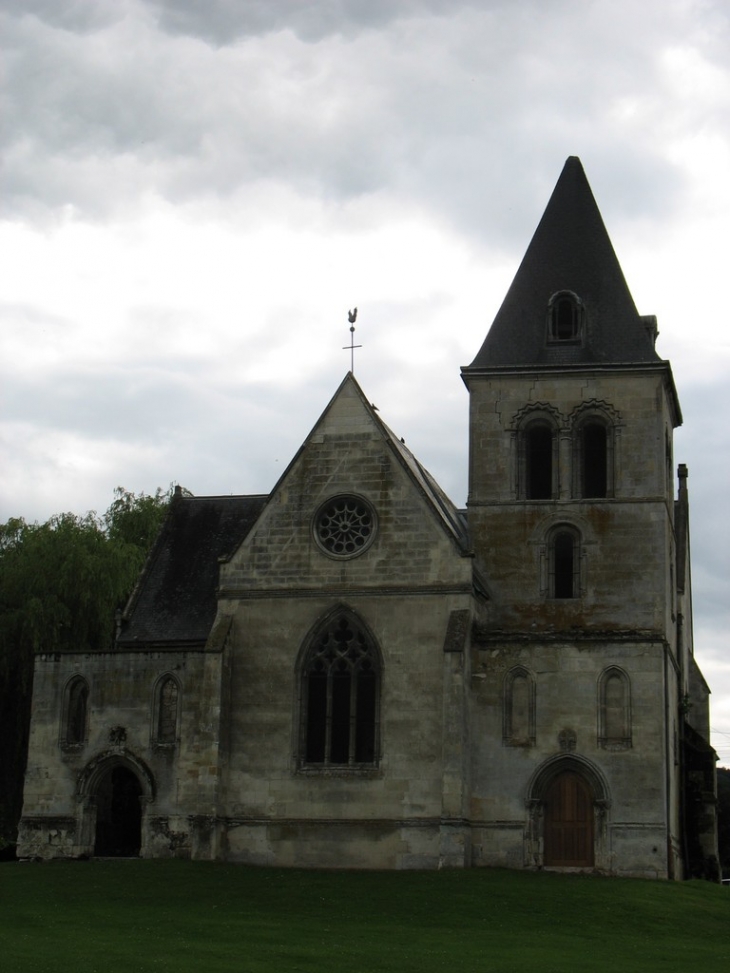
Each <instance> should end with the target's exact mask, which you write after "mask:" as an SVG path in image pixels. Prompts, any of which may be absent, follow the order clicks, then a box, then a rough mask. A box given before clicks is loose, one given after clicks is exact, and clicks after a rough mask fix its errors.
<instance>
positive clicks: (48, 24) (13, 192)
mask: <svg viewBox="0 0 730 973" xmlns="http://www.w3.org/2000/svg"><path fill="white" fill-rule="evenodd" d="M100 6H101V7H102V8H103V11H102V12H100V11H99V7H100ZM67 8H68V9H67ZM111 8H112V10H111V12H109V11H108V6H107V5H99V4H96V3H83V2H80V3H76V4H71V5H64V4H58V3H55V2H40V0H36V2H30V3H27V4H20V5H13V4H8V3H6V4H5V5H4V10H5V13H4V20H5V24H4V28H5V29H4V34H5V38H6V40H5V46H6V51H7V55H6V65H7V67H6V70H7V75H8V81H7V89H6V90H7V92H9V93H8V94H6V99H5V100H6V105H5V113H4V114H5V125H4V132H5V135H4V140H5V145H4V156H5V181H4V206H5V210H6V212H7V213H8V214H9V215H10V216H14V217H16V218H23V217H29V218H31V219H38V220H43V218H44V217H45V218H46V219H52V218H53V217H54V214H58V213H59V212H63V211H64V210H65V209H67V210H70V211H71V212H73V213H75V214H77V215H79V216H81V217H82V218H84V219H92V220H93V219H97V220H102V219H105V218H107V217H108V216H109V215H111V214H114V215H116V216H121V217H123V216H124V214H125V212H126V213H128V212H129V211H130V210H134V209H136V208H137V207H138V206H140V205H143V203H144V200H145V198H146V197H147V194H149V193H154V194H157V195H159V196H160V197H162V198H164V199H166V200H168V201H170V202H172V203H186V202H189V201H194V200H204V199H206V198H226V197H228V196H231V195H234V194H236V193H238V192H244V193H246V192H250V193H255V190H256V186H257V184H260V183H261V182H266V181H279V182H282V183H286V184H287V185H290V186H292V187H294V188H295V189H296V190H297V191H298V192H300V193H302V194H307V195H310V194H314V195H316V196H319V197H321V198H323V199H326V200H331V201H333V202H335V203H337V202H338V201H344V200H347V199H352V198H357V197H362V196H368V195H370V194H376V193H382V192H385V193H389V192H391V193H397V194H398V195H399V197H400V198H402V199H404V200H408V199H410V200H411V201H412V202H413V204H414V205H419V206H422V207H426V208H429V209H431V210H432V211H435V212H436V213H438V214H440V216H441V218H443V219H445V220H447V221H448V222H449V223H451V224H452V225H454V226H455V227H458V228H460V229H463V230H465V231H467V232H468V233H470V234H471V235H473V236H476V237H481V238H483V239H488V240H489V239H491V240H492V241H496V240H500V241H501V244H502V245H504V243H505V241H506V239H507V238H508V237H509V236H510V235H511V233H512V231H513V228H515V230H516V232H517V236H516V237H515V240H514V243H515V244H517V243H518V242H519V240H521V239H522V238H524V235H525V233H526V232H529V228H530V221H531V220H532V219H534V215H533V214H534V213H535V212H536V211H537V210H538V209H539V206H540V205H541V204H542V202H543V201H544V199H545V195H546V192H547V191H548V189H549V181H546V182H544V183H539V184H538V183H535V181H534V178H533V175H532V164H531V160H532V158H533V157H534V155H535V153H536V152H539V153H540V154H541V155H542V156H543V157H545V158H552V159H554V164H553V167H552V169H548V171H549V172H550V173H551V175H550V177H549V178H552V171H553V169H555V168H557V166H558V165H559V164H560V163H561V162H562V160H563V159H564V157H565V155H567V154H569V153H575V152H578V151H580V153H581V154H585V155H587V156H588V158H590V156H591V154H595V156H596V157H597V159H598V166H599V169H598V173H597V174H598V175H599V176H601V175H603V172H602V171H601V170H605V172H606V173H607V174H609V175H610V177H611V178H612V179H614V180H615V181H616V182H617V183H620V184H621V185H627V186H630V187H631V191H630V195H629V196H628V197H627V196H626V195H625V194H624V195H623V202H622V206H623V207H624V208H625V212H626V215H627V216H629V215H632V216H634V217H635V216H636V215H637V214H642V213H643V214H651V215H652V217H653V218H656V219H661V218H662V214H663V213H667V212H669V211H671V210H672V209H673V208H674V207H676V206H679V205H681V204H682V200H683V191H684V185H683V182H682V177H681V176H680V174H679V172H678V170H677V168H676V166H673V165H672V163H671V162H670V161H669V160H668V159H667V158H666V156H665V155H663V154H662V153H661V152H660V151H659V149H658V148H656V149H655V148H653V147H652V145H651V143H650V142H649V144H646V143H637V142H636V139H635V133H634V132H633V131H632V130H631V129H630V128H629V129H626V128H625V127H622V126H620V125H617V124H616V122H615V120H612V110H613V106H614V105H615V103H616V102H617V101H618V100H620V99H622V98H626V99H631V98H637V99H640V98H641V97H642V92H643V89H644V87H647V88H648V87H649V85H650V83H655V82H656V77H655V75H656V71H657V57H658V55H659V54H660V53H661V50H662V24H661V22H660V21H657V22H652V24H651V25H650V26H651V28H652V30H655V31H656V36H655V46H654V48H653V49H650V50H648V51H647V50H646V48H645V45H644V43H643V37H641V35H639V36H637V38H636V40H635V41H632V40H631V38H628V39H625V40H624V48H626V47H628V51H626V50H624V53H623V55H622V57H621V58H615V59H612V58H610V57H600V69H598V68H597V67H596V58H597V57H598V56H599V53H600V50H599V49H600V46H601V45H602V44H605V43H606V40H607V38H606V37H605V35H604V33H603V32H604V31H605V30H615V28H613V27H612V26H611V21H610V18H606V19H600V18H596V19H594V20H592V19H591V15H590V12H588V13H585V14H581V17H582V21H581V26H582V29H583V30H584V31H586V32H587V37H588V43H586V42H585V41H584V42H583V43H581V44H576V42H575V37H574V34H573V32H572V30H571V24H572V23H573V22H574V20H575V18H576V12H575V10H576V8H575V5H573V4H570V3H558V4H549V5H544V4H537V3H526V4H516V5H514V6H510V5H509V4H504V3H478V2H475V3H463V4H460V3H457V4H454V3H446V2H443V3H442V2H436V0H433V2H430V3H429V2H423V3H415V2H402V3H387V2H382V3H372V4H370V3H367V4H363V3H360V2H356V0H353V2H350V3H348V2H340V3H322V4H319V3H318V4H302V3H299V2H294V0H291V2H262V3H245V4H241V3H237V2H218V3H210V4H209V3H206V4H199V3H193V2H190V3H179V2H175V3H153V2H150V3H147V4H142V3H140V2H137V3H135V2H133V0H129V2H127V3H123V4H120V5H119V6H118V7H117V5H116V4H114V5H111ZM104 11H106V12H104ZM122 11H124V12H127V13H128V14H129V13H130V12H135V13H136V15H137V16H136V18H132V17H131V16H127V17H124V16H122V15H121V12H122ZM447 14H448V17H447V16H446V15H447ZM667 19H668V20H671V19H672V18H671V16H668V17H667ZM386 25H387V26H389V30H388V31H384V30H382V29H379V28H382V27H383V26H386ZM285 28H286V29H285ZM165 34H167V39H166V38H165ZM214 41H215V43H217V44H224V43H225V44H226V45H227V46H226V47H225V49H223V50H218V49H217V48H211V47H210V44H211V43H213V42H214ZM29 53H30V56H29ZM626 58H629V59H630V64H631V68H632V70H631V71H630V72H629V71H628V70H627V65H626V63H625V59H626ZM566 66H567V70H566ZM577 79H579V82H578V81H577ZM610 136H613V137H610ZM594 171H595V170H594ZM495 185H499V186H500V187H501V190H500V194H499V196H497V195H496V194H495V193H494V188H493V187H494V186H495ZM618 195H619V196H620V194H618ZM44 211H45V212H44Z"/></svg>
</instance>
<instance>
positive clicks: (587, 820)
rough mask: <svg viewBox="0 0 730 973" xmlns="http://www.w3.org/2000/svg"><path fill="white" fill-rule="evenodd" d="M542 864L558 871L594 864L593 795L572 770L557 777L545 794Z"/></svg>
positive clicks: (581, 778) (582, 779) (584, 781)
mask: <svg viewBox="0 0 730 973" xmlns="http://www.w3.org/2000/svg"><path fill="white" fill-rule="evenodd" d="M544 801H545V810H544V815H545V818H544V831H543V840H544V846H543V848H544V850H543V862H544V864H545V865H547V866H550V865H552V866H554V867H559V868H571V867H573V868H592V867H593V864H594V827H595V822H594V812H593V805H594V801H595V798H594V795H593V792H592V791H591V788H590V787H589V785H588V783H587V782H586V780H585V778H584V777H583V776H582V775H580V774H578V773H576V772H575V771H572V770H567V771H563V773H561V774H558V775H557V776H556V777H555V778H554V779H553V780H552V781H551V782H550V783H549V785H548V787H547V789H546V791H545V798H544Z"/></svg>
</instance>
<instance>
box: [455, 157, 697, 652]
mask: <svg viewBox="0 0 730 973" xmlns="http://www.w3.org/2000/svg"><path fill="white" fill-rule="evenodd" d="M656 334H657V329H656V319H655V318H654V317H642V316H640V315H639V313H638V311H637V310H636V307H635V305H634V302H633V299H632V297H631V294H630V293H629V289H628V287H627V285H626V281H625V280H624V276H623V273H622V271H621V268H620V266H619V263H618V260H617V258H616V255H615V253H614V250H613V247H612V245H611V242H610V240H609V237H608V234H607V232H606V229H605V227H604V225H603V220H602V219H601V215H600V213H599V211H598V207H597V205H596V202H595V200H594V198H593V194H592V192H591V189H590V187H589V185H588V181H587V180H586V177H585V173H584V171H583V167H582V166H581V163H580V160H579V159H577V158H575V157H571V158H569V159H568V161H567V162H566V164H565V167H564V169H563V172H562V174H561V176H560V179H559V180H558V183H557V185H556V187H555V190H554V192H553V194H552V197H551V199H550V201H549V203H548V206H547V209H546V210H545V214H544V216H543V218H542V220H541V221H540V224H539V226H538V228H537V231H536V232H535V235H534V237H533V239H532V242H531V243H530V246H529V247H528V249H527V252H526V254H525V257H524V259H523V261H522V264H521V265H520V267H519V269H518V271H517V274H516V276H515V279H514V281H513V283H512V286H511V287H510V289H509V291H508V293H507V296H506V297H505V299H504V302H503V304H502V306H501V308H500V309H499V311H498V313H497V316H496V318H495V320H494V323H493V325H492V327H491V329H490V331H489V333H488V335H487V337H486V339H485V341H484V344H483V345H482V347H481V349H480V350H479V353H478V354H477V356H476V358H475V359H474V361H473V362H472V363H471V365H469V366H467V367H465V368H463V370H462V375H463V378H464V381H465V383H466V385H467V388H468V389H469V394H470V466H469V500H468V507H469V523H470V529H471V532H472V537H473V541H474V547H475V550H476V551H477V552H478V554H479V556H480V557H481V558H482V560H483V562H484V565H485V567H486V570H487V574H488V577H489V580H490V584H491V585H492V591H493V596H494V610H495V622H498V624H500V625H501V626H504V627H505V628H510V629H515V630H520V629H522V628H524V629H525V630H527V631H531V632H534V631H535V630H544V631H557V630H564V629H570V630H580V631H586V632H587V631H591V630H593V631H596V630H600V631H605V630H624V631H638V630H641V631H643V632H653V633H656V634H657V635H659V636H660V637H670V631H671V626H672V621H671V619H672V611H673V609H672V604H671V601H672V598H671V590H670V589H671V576H672V563H673V556H674V555H673V549H672V548H673V499H672V498H673V479H672V434H673V430H674V428H675V427H676V426H678V425H679V424H680V423H681V421H682V420H681V412H680V408H679V402H678V399H677V394H676V391H675V387H674V382H673V379H672V372H671V368H670V365H669V363H668V362H666V361H663V360H662V359H661V358H660V357H659V356H658V355H657V353H656V351H655V348H654V342H655V338H656Z"/></svg>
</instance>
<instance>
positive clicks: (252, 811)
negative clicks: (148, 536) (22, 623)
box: [18, 158, 717, 878]
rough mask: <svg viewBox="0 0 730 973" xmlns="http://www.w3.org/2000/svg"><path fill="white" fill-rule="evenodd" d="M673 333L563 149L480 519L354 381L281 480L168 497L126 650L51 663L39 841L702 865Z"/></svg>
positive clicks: (704, 713)
mask: <svg viewBox="0 0 730 973" xmlns="http://www.w3.org/2000/svg"><path fill="white" fill-rule="evenodd" d="M656 337H657V327H656V319H655V318H653V317H642V316H640V315H639V314H638V312H637V310H636V307H635V305H634V303H633V300H632V298H631V295H630V293H629V290H628V287H627V285H626V283H625V281H624V278H623V274H622V272H621V269H620V266H619V264H618V261H617V259H616V256H615V254H614V251H613V248H612V246H611V243H610V240H609V238H608V235H607V233H606V230H605V228H604V225H603V222H602V219H601V216H600V213H599V211H598V208H597V206H596V203H595V200H594V198H593V195H592V193H591V190H590V187H589V185H588V182H587V180H586V177H585V175H584V172H583V169H582V166H581V164H580V162H579V160H578V159H576V158H570V159H568V161H567V163H566V165H565V168H564V169H563V172H562V174H561V176H560V179H559V181H558V183H557V186H556V188H555V190H554V192H553V195H552V197H551V199H550V202H549V204H548V207H547V209H546V211H545V214H544V216H543V218H542V220H541V222H540V224H539V226H538V228H537V231H536V233H535V235H534V237H533V240H532V242H531V243H530V246H529V248H528V250H527V252H526V254H525V257H524V259H523V261H522V264H521V265H520V267H519V269H518V271H517V274H516V277H515V279H514V282H513V284H512V286H511V288H510V290H509V292H508V294H507V296H506V298H505V300H504V303H503V304H502V307H501V308H500V310H499V312H498V313H497V316H496V318H495V321H494V323H493V325H492V327H491V329H490V331H489V333H488V335H487V337H486V339H485V341H484V344H483V346H482V348H481V349H480V351H479V352H478V354H477V356H476V358H475V359H474V361H473V362H472V363H471V364H470V365H469V366H467V367H464V368H463V369H462V376H463V379H464V382H465V384H466V387H467V389H468V392H469V396H470V419H469V424H470V444H469V496H468V502H467V507H466V510H461V509H458V508H457V507H456V506H455V505H454V504H453V503H452V502H451V501H450V500H449V498H448V497H447V496H446V495H445V494H444V493H443V491H442V490H441V489H440V487H439V486H438V484H437V483H436V482H435V480H434V479H433V477H432V476H431V475H430V474H429V473H428V471H427V470H426V469H425V468H424V467H423V466H422V465H421V464H420V463H419V462H418V460H417V459H416V458H415V457H414V456H413V454H412V453H411V452H410V451H409V450H408V449H407V448H406V446H405V444H404V443H403V441H402V440H400V439H399V438H398V437H397V436H396V435H394V434H393V433H392V432H391V430H390V429H389V428H388V426H387V425H385V423H384V422H383V421H382V420H381V418H380V416H379V415H378V413H377V412H376V411H375V410H374V408H373V407H372V406H371V405H370V403H369V401H368V399H367V398H366V397H365V395H364V393H363V392H362V390H361V389H360V387H359V385H358V384H357V382H356V381H355V379H354V377H353V375H352V374H348V375H347V376H346V377H345V379H344V380H343V382H342V384H341V385H340V387H339V388H338V390H337V391H336V393H335V395H334V397H333V398H332V400H331V401H330V403H329V404H328V406H327V407H326V409H325V410H324V412H323V414H322V416H321V418H320V419H319V421H318V422H317V423H316V425H315V427H314V429H313V430H312V432H311V433H310V435H309V436H308V437H307V439H306V440H305V442H304V444H303V445H302V447H301V448H300V450H299V452H298V453H297V455H296V456H295V457H294V459H293V460H292V462H291V463H290V465H289V466H288V468H287V470H286V472H285V473H284V474H283V476H282V477H281V479H280V480H279V482H278V483H277V484H276V486H275V487H274V489H273V490H272V492H271V493H270V494H268V495H266V496H244V497H199V498H198V497H190V496H184V495H182V493H181V492H180V491H178V493H177V494H176V496H175V497H174V499H173V501H172V503H171V506H170V511H169V514H168V517H167V520H166V522H165V524H164V526H163V528H162V530H161V533H160V535H159V537H158V539H157V542H156V544H155V547H154V549H153V551H152V552H151V554H150V557H149V559H148V563H147V565H146V567H145V569H144V571H143V573H142V575H141V577H140V579H139V582H138V584H137V587H136V589H135V591H134V593H133V595H132V597H131V599H130V601H129V604H128V605H127V607H126V609H125V611H124V612H123V613H121V614H120V617H119V619H118V626H117V638H116V641H115V643H114V645H113V647H111V648H109V649H108V650H107V649H104V648H102V647H100V649H99V651H98V652H94V653H84V654H82V653H57V654H53V655H39V656H38V657H37V659H36V667H35V682H34V696H33V715H32V724H31V737H30V751H29V758H28V767H27V773H26V782H25V793H24V810H23V818H22V821H21V826H20V838H19V847H18V853H19V855H21V856H25V857H40V858H52V857H79V856H90V855H138V854H139V855H142V856H143V857H165V856H184V857H192V858H198V859H219V860H226V861H234V862H246V863H252V864H259V865H285V866H300V867H348V868H437V867H468V866H507V867H511V868H531V869H536V868H555V869H587V870H595V871H598V872H601V873H605V874H613V875H633V876H648V877H659V878H681V877H687V876H689V875H693V874H708V875H711V874H713V869H714V868H715V867H716V856H717V839H716V823H715V769H714V766H715V764H714V757H715V755H714V752H713V751H712V749H711V747H710V744H709V716H708V700H709V690H708V687H707V685H706V683H705V681H704V679H703V677H702V675H701V673H700V670H699V668H698V666H697V664H696V662H695V659H694V651H693V644H692V602H691V590H690V564H689V520H688V491H687V471H686V468H685V467H683V466H679V469H678V475H677V479H676V480H675V472H674V457H673V450H672V437H673V430H674V429H675V428H676V427H677V426H678V425H679V424H680V423H681V412H680V407H679V401H678V398H677V393H676V390H675V386H674V382H673V378H672V373H671V369H670V366H669V363H668V362H666V361H664V360H662V359H661V358H660V357H659V355H658V354H657V352H656V350H655V341H656Z"/></svg>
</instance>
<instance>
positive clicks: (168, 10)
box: [0, 0, 730, 765]
mask: <svg viewBox="0 0 730 973" xmlns="http://www.w3.org/2000/svg"><path fill="white" fill-rule="evenodd" d="M0 19H1V21H2V22H1V23H0V31H1V33H2V37H3V46H4V59H3V61H4V64H3V67H4V74H5V77H4V84H3V86H2V91H3V95H2V100H3V105H2V109H3V110H2V123H3V124H2V139H3V148H2V159H3V170H2V176H1V178H2V185H1V187H0V188H1V194H0V197H1V203H2V216H1V219H0V249H1V251H2V274H0V302H1V303H2V328H1V330H0V343H1V345H0V372H1V376H0V419H1V421H2V426H1V429H0V434H1V439H0V448H1V449H2V455H1V456H0V462H1V464H2V466H1V468H2V475H1V476H0V520H6V519H7V518H8V517H11V516H22V517H25V518H26V519H27V520H36V519H38V520H45V519H46V518H48V517H49V516H50V515H51V514H53V513H57V512H60V511H64V510H71V511H73V512H75V513H84V512H85V511H87V510H90V509H93V510H97V511H100V512H101V511H103V510H105V509H106V508H107V506H108V505H109V503H110V502H111V500H112V491H113V488H114V487H115V486H118V485H121V486H124V487H126V488H127V489H130V490H134V491H135V492H140V491H145V492H150V491H154V489H155V488H156V487H158V486H161V487H163V488H167V487H168V486H169V485H170V483H172V482H175V483H181V484H183V485H184V486H185V487H187V488H189V489H190V490H192V491H193V493H195V494H198V495H201V494H220V493H263V492H268V490H269V489H270V488H271V486H272V485H273V484H274V482H275V481H276V479H277V477H278V475H279V474H280V472H281V471H282V469H283V468H284V466H285V465H286V463H287V462H288V461H289V459H290V458H291V456H292V454H293V453H294V451H295V450H296V449H297V447H298V446H299V445H300V443H301V441H302V440H303V438H304V437H305V435H306V434H307V432H308V431H309V429H310V428H311V426H312V425H313V423H314V422H315V420H316V419H317V417H318V415H319V413H320V412H321V411H322V409H323V408H324V406H325V405H326V403H327V402H328V400H329V398H330V397H331V395H332V393H333V392H334V390H335V389H336V387H337V385H338V384H339V382H340V381H341V379H342V378H343V376H344V374H345V372H346V371H347V369H348V368H349V364H350V359H349V353H348V352H347V351H345V350H343V346H344V345H347V344H348V342H349V340H350V333H349V331H348V322H347V311H348V309H349V308H351V307H353V306H355V305H357V306H358V308H359V316H358V321H357V331H356V335H355V339H356V342H357V343H358V344H362V348H361V349H360V350H358V351H357V352H356V359H355V373H356V376H357V378H358V380H359V381H360V383H361V384H362V385H363V387H364V389H365V391H366V394H367V395H368V396H369V397H370V398H371V399H372V400H373V401H375V402H376V403H377V405H378V407H379V408H380V413H381V415H382V416H383V418H384V419H385V420H386V422H388V424H389V425H390V426H391V427H392V428H393V429H394V430H395V431H396V432H397V433H398V435H400V436H403V437H405V439H406V441H407V443H408V445H409V446H410V447H411V448H412V449H413V451H414V452H415V453H416V455H417V456H418V457H419V459H421V461H422V462H423V463H424V464H425V465H426V466H427V467H428V468H429V469H430V470H431V471H432V472H433V473H434V475H435V476H436V477H437V479H438V480H439V481H440V482H441V484H442V485H443V487H444V488H445V489H446V490H447V492H448V493H449V494H450V495H451V496H452V498H453V499H454V500H455V501H456V502H457V503H459V504H463V503H464V501H465V499H466V450H467V426H466V418H467V394H466V390H465V388H464V387H463V384H462V382H461V379H460V376H459V367H460V366H461V365H464V364H468V363H469V362H470V361H471V360H472V358H473V357H474V355H475V354H476V352H477V350H478V348H479V346H480V344H481V342H482V340H483V338H484V336H485V334H486V331H487V329H488V327H489V325H490V323H491V321H492V319H493V317H494V315H495V313H496V311H497V309H498V307H499V304H500V303H501V300H502V297H503V296H504V293H505V291H506V289H507V287H508V285H509V283H510V281H511V279H512V276H513V275H514V272H515V270H516V268H517V265H518V263H519V260H520V258H521V256H522V254H523V252H524V250H525V248H526V247H527V244H528V242H529V240H530V237H531V235H532V233H533V231H534V229H535V226H536V225H537V222H538V220H539V218H540V216H541V214H542V211H543V209H544V207H545V205H546V203H547V200H548V198H549V195H550V192H551V191H552V188H553V185H554V183H555V181H556V180H557V177H558V175H559V173H560V170H561V168H562V166H563V163H564V161H565V159H566V157H567V156H569V155H578V156H580V157H581V159H582V161H583V164H584V166H585V169H586V172H587V174H588V178H589V180H590V182H591V185H592V187H593V190H594V193H595V195H596V197H597V200H598V203H599V206H600V208H601V211H602V213H603V216H604V219H605V221H606V224H607V226H608V229H609V232H610V234H611V236H612V239H613V242H614V245H615V247H616V250H617V252H618V256H619V259H620V261H621V263H622V266H623V268H624V272H625V274H626V277H627V280H628V283H629V286H630V287H631V290H632V293H633V295H634V298H635V300H636V303H637V306H638V308H639V311H640V313H642V314H657V315H658V318H659V327H660V331H661V336H660V338H659V345H658V349H659V352H660V354H661V355H662V356H663V357H666V358H670V359H671V360H672V362H673V367H674V374H675V379H676V382H677V385H678V388H679V393H680V398H681V401H682V405H683V409H684V417H685V424H684V427H683V428H682V429H681V430H680V431H679V432H678V434H677V449H676V458H677V460H678V461H679V462H686V463H687V464H688V465H689V470H690V481H689V484H690V490H691V497H692V502H693V519H692V541H693V570H694V586H695V587H694V590H695V639H696V645H697V655H698V659H699V661H700V663H701V665H702V667H703V669H704V671H705V673H706V675H707V677H708V679H709V681H710V683H711V684H712V686H713V689H714V696H713V702H714V709H713V726H714V727H715V728H716V729H717V733H716V736H715V745H716V747H717V749H718V750H719V751H720V753H721V756H722V759H723V763H724V764H725V765H730V660H728V648H729V647H728V644H727V643H728V638H727V633H728V630H729V629H730V607H729V606H730V590H729V585H728V575H729V574H730V571H729V570H728V569H729V557H728V550H729V549H730V530H729V527H728V524H729V523H730V518H729V517H728V512H727V509H728V508H727V506H726V503H725V500H726V493H727V486H728V482H729V480H730V423H728V422H727V420H726V418H725V407H726V404H727V401H728V396H729V395H730V341H729V339H728V328H727V320H728V306H727V305H728V302H727V280H728V245H727V238H728V230H729V229H730V180H728V172H729V171H730V70H729V68H728V65H730V5H728V3H727V0H641V3H637V2H636V0H593V2H591V0H316V2H307V0H206V2H205V3H202V2H198V0H63V2H60V0H0Z"/></svg>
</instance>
